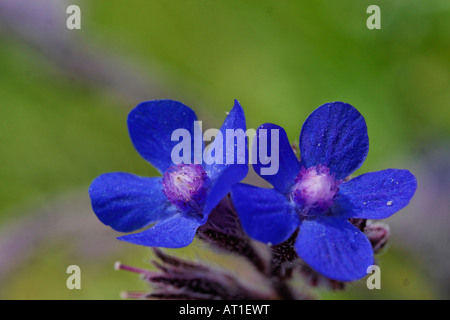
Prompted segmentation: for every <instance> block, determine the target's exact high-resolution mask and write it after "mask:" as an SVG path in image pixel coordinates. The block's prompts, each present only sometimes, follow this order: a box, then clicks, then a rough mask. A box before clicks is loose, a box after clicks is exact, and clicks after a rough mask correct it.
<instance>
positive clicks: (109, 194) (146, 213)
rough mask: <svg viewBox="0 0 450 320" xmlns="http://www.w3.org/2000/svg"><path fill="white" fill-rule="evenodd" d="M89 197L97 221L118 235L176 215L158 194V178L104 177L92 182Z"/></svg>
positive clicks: (132, 176) (165, 200) (127, 175)
mask: <svg viewBox="0 0 450 320" xmlns="http://www.w3.org/2000/svg"><path fill="white" fill-rule="evenodd" d="M89 195H90V197H91V204H92V209H93V210H94V212H95V214H96V215H97V217H98V218H99V220H100V221H101V222H103V223H104V224H105V225H108V226H111V228H113V229H114V230H116V231H120V232H130V231H134V230H137V229H140V228H142V227H145V226H147V225H148V224H150V223H152V222H155V221H158V220H160V219H162V218H165V217H167V216H169V215H172V214H174V213H175V212H176V208H175V207H174V206H173V205H172V204H170V203H169V201H168V200H167V198H166V196H165V195H164V193H163V192H162V183H161V178H144V177H139V176H136V175H133V174H129V173H122V172H114V173H105V174H102V175H100V176H99V177H97V178H96V179H95V180H94V181H93V182H92V184H91V186H90V187H89Z"/></svg>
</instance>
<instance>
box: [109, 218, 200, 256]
mask: <svg viewBox="0 0 450 320" xmlns="http://www.w3.org/2000/svg"><path fill="white" fill-rule="evenodd" d="M199 226H200V223H199V221H198V220H196V219H194V218H192V217H186V216H183V215H182V214H180V213H179V214H176V215H174V216H171V217H170V218H168V219H166V220H163V221H161V222H158V223H156V224H155V225H153V226H152V227H151V228H149V229H147V230H144V231H142V232H139V233H133V234H129V235H126V236H121V237H118V238H117V239H119V240H122V241H126V242H130V243H133V244H137V245H141V246H147V247H163V248H182V247H186V246H188V245H189V244H191V242H192V241H193V240H194V237H195V233H196V232H197V228H198V227H199Z"/></svg>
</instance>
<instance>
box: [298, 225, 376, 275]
mask: <svg viewBox="0 0 450 320" xmlns="http://www.w3.org/2000/svg"><path fill="white" fill-rule="evenodd" d="M295 249H296V251H297V254H298V255H299V256H300V258H302V259H303V260H304V261H305V262H306V263H307V264H308V265H309V266H310V267H311V268H313V269H314V270H316V271H317V272H319V273H321V274H322V275H324V276H326V277H327V278H330V279H334V280H339V281H353V280H357V279H360V278H362V277H364V276H365V275H366V274H367V268H368V267H369V266H370V265H373V264H374V258H373V250H372V246H371V244H370V241H369V240H368V239H367V237H366V236H365V235H364V234H363V233H362V232H361V231H359V230H358V228H356V227H355V226H353V225H352V224H351V223H350V222H348V221H347V220H345V219H338V218H334V217H329V216H324V217H319V218H317V219H314V220H305V221H303V222H302V224H301V226H300V232H299V235H298V237H297V240H296V242H295Z"/></svg>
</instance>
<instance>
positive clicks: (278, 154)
mask: <svg viewBox="0 0 450 320" xmlns="http://www.w3.org/2000/svg"><path fill="white" fill-rule="evenodd" d="M261 130H265V131H261ZM273 133H276V134H275V135H274V137H278V139H272V138H271V137H272V135H273ZM272 142H274V143H277V144H278V145H272ZM272 148H273V150H272ZM272 151H273V152H272ZM269 154H270V156H269V157H270V158H269V159H264V157H265V156H268V155H269ZM253 157H256V159H255V160H256V163H255V164H253V168H254V170H255V171H256V173H257V174H258V175H260V176H261V177H262V178H263V179H265V180H266V181H267V182H269V183H270V184H271V185H273V186H274V187H275V189H276V190H278V191H279V192H281V193H283V194H286V193H288V192H289V191H290V189H291V188H292V185H293V184H294V181H295V178H296V177H297V175H298V173H299V172H300V162H299V160H298V159H297V157H296V155H295V153H294V151H293V150H292V146H291V144H290V143H289V139H288V136H287V134H286V131H284V129H283V128H282V127H280V126H277V125H275V124H271V123H265V124H263V125H261V126H259V127H258V129H257V130H256V136H255V139H254V140H253ZM261 160H264V161H263V162H265V164H263V163H261ZM253 162H255V161H253ZM268 167H269V168H270V169H269V168H268ZM261 169H263V170H266V172H267V171H272V172H273V171H275V173H274V174H264V171H262V170H261Z"/></svg>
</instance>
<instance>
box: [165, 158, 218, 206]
mask: <svg viewBox="0 0 450 320" xmlns="http://www.w3.org/2000/svg"><path fill="white" fill-rule="evenodd" d="M208 181H209V179H208V176H207V174H206V172H205V169H203V167H202V166H201V165H199V164H179V165H176V166H172V167H170V168H169V169H167V170H166V172H165V173H164V177H163V180H162V183H163V192H164V194H165V195H166V197H167V199H169V201H170V202H171V203H173V204H174V205H176V206H177V207H178V208H179V209H181V210H183V211H200V210H201V209H202V207H203V205H204V203H205V200H206V192H207V187H208Z"/></svg>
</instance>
